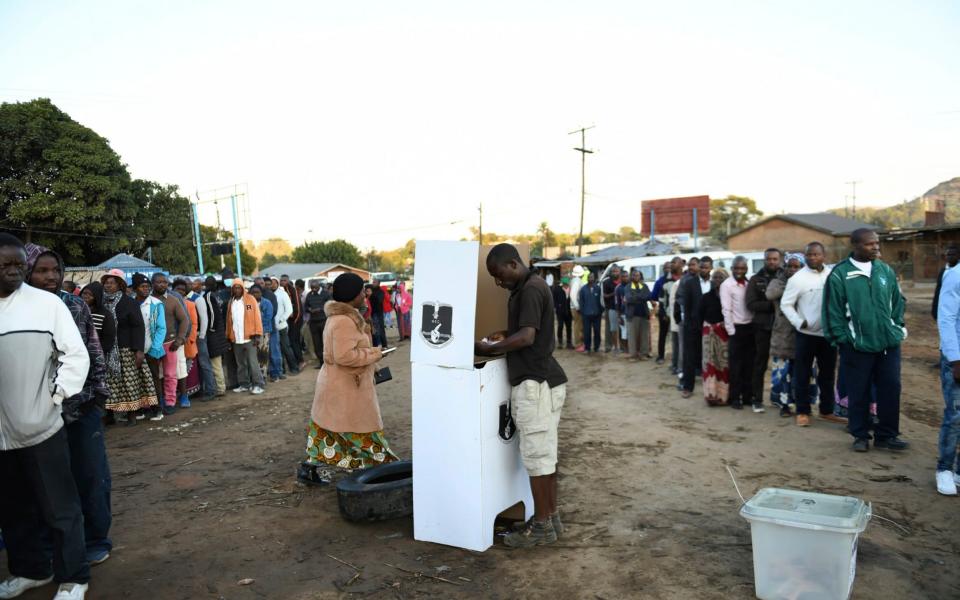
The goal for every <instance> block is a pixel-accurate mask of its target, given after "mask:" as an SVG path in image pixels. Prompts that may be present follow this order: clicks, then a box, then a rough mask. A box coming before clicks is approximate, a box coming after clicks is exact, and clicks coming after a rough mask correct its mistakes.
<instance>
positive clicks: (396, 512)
mask: <svg viewBox="0 0 960 600" xmlns="http://www.w3.org/2000/svg"><path fill="white" fill-rule="evenodd" d="M337 501H338V503H339V504H340V514H341V515H343V518H345V519H347V520H348V521H384V520H387V519H398V518H400V517H409V516H410V515H412V514H413V463H412V462H411V461H409V460H402V461H397V462H392V463H387V464H385V465H379V466H376V467H370V468H369V469H364V470H363V471H360V472H359V473H355V474H353V475H351V476H350V477H347V478H345V479H341V480H340V481H339V482H338V483H337Z"/></svg>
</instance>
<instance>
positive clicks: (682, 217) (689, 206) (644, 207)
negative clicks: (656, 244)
mask: <svg viewBox="0 0 960 600" xmlns="http://www.w3.org/2000/svg"><path fill="white" fill-rule="evenodd" d="M694 209H696V213H697V232H699V233H707V232H708V231H710V196H686V197H683V198H663V199H661V200H644V201H643V202H641V204H640V211H641V218H640V231H641V233H642V234H643V235H646V236H649V235H650V234H651V229H653V233H654V234H658V233H663V234H666V233H691V234H692V233H693V213H694Z"/></svg>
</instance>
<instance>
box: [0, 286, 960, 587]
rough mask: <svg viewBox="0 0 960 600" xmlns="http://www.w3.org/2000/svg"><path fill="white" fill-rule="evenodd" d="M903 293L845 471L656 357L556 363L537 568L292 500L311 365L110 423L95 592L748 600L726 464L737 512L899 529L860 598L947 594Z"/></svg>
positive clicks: (925, 332)
mask: <svg viewBox="0 0 960 600" xmlns="http://www.w3.org/2000/svg"><path fill="white" fill-rule="evenodd" d="M908 295H909V296H910V303H909V319H908V327H909V329H910V334H911V335H910V338H909V340H908V341H907V342H906V345H905V347H904V355H905V358H904V361H903V384H904V385H903V388H904V391H903V411H902V413H903V418H902V421H901V423H902V430H903V437H904V438H905V439H907V440H909V441H910V442H911V443H912V444H913V447H912V449H911V450H909V451H908V452H906V453H904V454H892V453H889V452H884V451H879V450H871V452H870V453H868V454H863V455H861V454H854V453H852V452H851V450H850V442H851V440H850V437H849V436H848V435H847V434H845V433H844V432H843V430H842V427H841V426H838V425H834V424H830V423H827V422H824V421H819V420H817V421H815V422H814V424H813V426H812V427H810V428H809V429H800V428H797V427H796V426H794V425H793V422H792V420H789V419H781V418H780V417H779V416H778V415H777V414H776V412H773V411H769V410H768V411H767V412H766V413H764V414H759V415H757V414H753V413H751V412H750V411H749V410H747V411H743V412H739V411H733V410H730V409H727V408H709V407H707V406H706V404H705V403H704V402H703V401H702V399H700V398H698V397H697V396H694V398H691V399H689V400H683V399H682V398H680V395H679V393H678V392H677V391H676V389H675V378H674V377H672V376H671V375H670V374H669V372H668V371H667V368H666V366H656V365H654V363H653V362H645V363H631V362H627V361H625V360H623V359H619V358H616V357H615V355H612V354H610V355H600V356H582V355H579V354H575V353H573V352H571V351H559V352H558V353H557V356H558V359H559V360H560V362H561V364H562V365H563V367H564V368H565V369H566V371H567V374H568V376H569V378H570V384H569V391H568V399H567V405H566V408H565V413H564V419H563V422H562V424H561V429H560V438H561V440H560V441H561V456H560V468H559V472H560V477H561V479H560V496H561V510H562V513H563V516H564V521H565V523H566V524H567V526H568V532H567V534H566V536H565V537H564V539H563V540H561V541H560V542H558V543H557V544H556V545H554V546H551V547H542V548H537V549H534V550H530V551H510V550H507V549H504V548H503V547H502V546H499V545H498V546H495V547H494V548H491V549H490V550H488V551H487V552H484V553H475V552H470V551H465V550H460V549H456V548H448V547H445V546H439V545H435V544H429V543H421V542H417V541H415V540H413V537H412V535H413V523H412V520H411V519H403V520H398V521H391V522H383V523H376V524H363V525H355V524H351V523H348V522H345V521H344V520H342V519H341V518H340V516H339V513H338V510H337V502H336V492H335V490H334V489H332V488H320V489H317V488H305V487H301V486H299V485H298V484H296V483H295V481H294V468H295V466H296V464H297V462H298V461H299V460H300V458H301V456H302V453H303V449H304V445H305V440H306V435H305V423H306V419H308V415H309V408H310V403H311V399H312V396H313V379H314V375H315V373H316V371H315V370H313V368H312V367H308V370H307V371H305V372H304V374H302V375H300V376H299V377H295V378H291V379H288V380H287V381H286V382H282V383H279V384H273V385H271V386H270V387H269V389H268V390H267V393H266V394H265V395H263V396H260V397H253V396H249V395H242V396H240V395H234V394H229V396H228V397H227V398H225V399H223V400H219V401H214V402H210V403H205V404H200V403H195V404H194V407H193V408H191V409H189V410H182V411H179V412H178V413H177V415H175V416H174V417H172V418H168V419H166V420H164V421H162V422H161V423H159V424H153V423H146V422H142V423H141V424H140V425H139V426H137V427H133V428H127V427H112V428H110V429H109V430H108V433H107V439H108V448H109V456H110V461H111V466H112V470H113V508H114V522H113V532H112V533H113V539H114V544H115V548H114V552H113V556H112V558H111V559H110V560H109V561H108V562H106V563H105V564H103V565H102V566H98V567H95V568H94V570H93V579H92V582H91V591H90V594H89V596H88V597H90V598H94V599H101V598H102V599H124V600H125V599H127V598H131V597H132V598H164V599H167V598H170V599H196V598H213V599H219V598H224V599H230V600H233V599H239V600H243V599H253V598H281V599H288V598H289V599H294V600H299V599H304V600H305V599H308V598H310V599H313V598H317V599H327V598H398V599H404V598H493V599H498V598H502V599H507V598H511V599H512V598H550V599H557V598H591V599H608V600H611V599H616V598H697V599H710V598H718V599H719V598H750V597H753V566H752V565H753V563H752V554H751V543H750V527H749V525H748V523H747V522H746V521H745V520H743V519H742V518H741V517H740V516H739V515H738V512H737V511H738V508H739V504H740V500H739V498H738V497H737V495H736V492H735V491H734V489H733V486H732V484H731V481H730V478H729V475H728V474H727V471H726V469H725V468H724V464H725V463H726V464H729V465H731V466H732V467H733V468H734V470H735V472H736V475H737V478H738V481H739V484H740V487H741V490H742V491H743V493H744V495H745V496H747V497H749V496H750V495H752V494H753V493H754V492H755V491H756V490H758V489H760V488H762V487H768V486H774V487H788V488H794V489H802V490H811V491H821V492H826V493H832V494H845V495H853V496H857V497H860V498H863V499H864V500H867V501H870V502H872V503H873V509H874V513H875V514H877V515H880V516H883V517H885V518H887V519H890V520H892V521H895V522H896V525H894V524H891V523H890V522H887V521H882V520H880V519H874V520H873V521H872V522H871V523H870V525H869V527H868V528H867V530H866V532H865V533H864V534H863V535H862V537H861V539H860V549H859V562H858V565H857V580H856V584H855V587H854V594H853V597H854V598H862V599H866V598H870V599H871V600H880V599H902V598H931V599H941V600H943V599H946V598H958V597H960V559H958V557H960V521H958V520H957V518H956V515H957V514H958V510H960V499H958V498H945V497H942V496H939V495H937V494H936V491H935V487H934V484H933V476H934V467H935V460H936V436H937V427H938V425H939V418H940V412H941V406H942V400H941V396H940V393H939V384H938V380H937V372H936V371H935V370H934V369H933V368H932V367H931V365H932V363H933V362H934V361H935V360H936V358H937V350H936V348H937V339H936V334H935V329H934V327H933V325H932V321H931V319H930V317H929V314H928V308H927V307H928V306H929V302H930V298H931V296H932V290H931V289H929V288H924V289H918V290H910V291H908ZM391 337H393V336H391ZM408 350H409V344H408V343H405V344H404V345H403V346H401V351H399V352H397V353H396V354H395V355H394V356H393V357H391V358H390V359H389V364H390V366H391V368H392V370H393V373H394V381H392V382H390V383H388V384H384V385H382V386H380V387H379V392H380V401H381V406H382V410H383V416H384V422H385V425H386V431H387V434H388V436H389V438H390V440H391V441H392V446H393V449H394V450H395V451H396V452H397V453H398V454H400V455H401V456H409V454H410V445H411V441H410V369H409V362H408V360H409V353H408ZM699 389H700V388H699V386H698V388H697V391H698V392H699ZM454 393H456V391H455V390H451V394H454ZM334 557H336V559H340V560H339V561H338V560H336V559H335V558H334ZM340 561H343V562H340ZM4 562H5V561H4ZM344 563H350V565H353V566H354V567H356V570H355V569H354V568H353V567H351V566H348V565H346V564H344ZM390 565H392V566H390ZM400 569H405V570H406V571H402V570H400ZM0 572H2V573H4V574H5V565H4V566H2V567H0ZM357 573H359V576H356V574H357ZM415 573H422V574H424V575H433V576H439V577H443V578H445V579H448V580H450V581H453V582H455V583H456V584H457V585H453V584H451V583H445V582H442V581H438V580H435V579H430V578H428V577H426V576H417V575H416V574H415ZM243 579H253V580H254V582H253V583H250V584H248V585H239V583H238V582H239V581H240V580H243ZM51 590H52V588H50V587H48V588H44V589H43V590H37V591H34V592H31V593H28V594H26V595H24V596H23V598H26V599H28V600H37V599H41V598H49V597H50V595H51V594H52V591H51Z"/></svg>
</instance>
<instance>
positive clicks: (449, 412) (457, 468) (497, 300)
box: [410, 241, 533, 551]
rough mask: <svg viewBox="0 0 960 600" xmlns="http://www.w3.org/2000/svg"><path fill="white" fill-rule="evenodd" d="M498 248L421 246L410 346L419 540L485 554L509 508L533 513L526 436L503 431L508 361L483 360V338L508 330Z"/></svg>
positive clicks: (425, 243)
mask: <svg viewBox="0 0 960 600" xmlns="http://www.w3.org/2000/svg"><path fill="white" fill-rule="evenodd" d="M518 249H519V250H520V251H521V256H522V257H523V258H524V261H526V260H527V257H526V256H525V254H526V253H527V250H526V248H518ZM489 250H490V248H489V247H486V246H480V244H479V243H477V242H441V241H418V242H417V246H416V273H415V280H414V284H415V285H414V294H413V304H414V307H413V321H412V325H413V326H412V331H413V336H412V342H411V344H412V345H411V349H410V356H411V362H412V365H411V371H412V379H413V401H412V410H413V419H412V421H413V465H414V469H413V533H414V538H416V539H417V540H421V541H426V542H436V543H440V544H446V545H449V546H457V547H460V548H467V549H469V550H476V551H483V550H486V549H487V548H489V547H490V546H491V545H492V544H493V538H494V529H493V527H494V520H495V519H496V517H497V515H498V514H500V513H501V512H503V511H504V510H506V509H508V508H510V507H513V506H514V505H516V504H518V503H523V508H524V514H523V517H524V518H529V517H530V516H531V515H532V514H533V497H532V495H531V492H530V482H529V479H528V477H527V472H526V470H525V469H524V468H523V464H522V463H521V461H520V450H519V445H518V439H517V436H516V435H513V436H512V437H510V436H509V434H510V433H512V432H502V431H501V426H500V425H501V418H500V415H501V411H504V410H506V406H507V403H508V401H509V399H510V383H509V381H508V379H507V364H506V360H505V359H504V358H493V359H490V358H478V357H475V356H474V354H473V343H474V341H475V340H477V339H480V338H481V337H483V336H484V335H486V334H488V333H491V332H493V331H499V330H504V329H506V328H507V298H508V295H509V294H508V292H507V291H505V290H502V289H500V288H498V287H497V286H496V285H495V283H494V281H493V278H492V277H490V275H489V274H488V273H487V270H486V266H485V264H486V257H487V254H488V253H489ZM508 437H509V439H505V438H508ZM518 516H519V515H518Z"/></svg>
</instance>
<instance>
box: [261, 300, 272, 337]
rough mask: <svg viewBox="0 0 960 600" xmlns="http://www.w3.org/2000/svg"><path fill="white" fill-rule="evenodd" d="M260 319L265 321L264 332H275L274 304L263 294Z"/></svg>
mask: <svg viewBox="0 0 960 600" xmlns="http://www.w3.org/2000/svg"><path fill="white" fill-rule="evenodd" d="M261 297H262V298H263V299H262V300H261V301H260V320H261V321H263V332H264V333H273V304H270V301H269V300H267V298H266V297H263V296H261Z"/></svg>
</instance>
